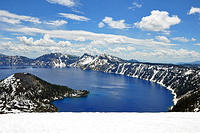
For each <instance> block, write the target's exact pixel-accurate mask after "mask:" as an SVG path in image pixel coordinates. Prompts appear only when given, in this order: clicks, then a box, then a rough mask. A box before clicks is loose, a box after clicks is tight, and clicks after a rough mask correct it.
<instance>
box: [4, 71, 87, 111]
mask: <svg viewBox="0 0 200 133" xmlns="http://www.w3.org/2000/svg"><path fill="white" fill-rule="evenodd" d="M88 94H89V91H87V90H73V89H71V88H69V87H67V86H60V85H55V84H51V83H48V82H46V81H44V80H42V79H40V78H38V77H36V76H34V75H32V74H29V73H15V74H13V75H11V76H9V77H8V78H6V79H3V80H2V81H0V113H18V112H56V111H57V110H58V109H57V108H56V107H55V106H54V105H53V104H52V103H51V102H53V101H55V100H59V99H63V98H65V97H70V98H77V97H85V96H88Z"/></svg>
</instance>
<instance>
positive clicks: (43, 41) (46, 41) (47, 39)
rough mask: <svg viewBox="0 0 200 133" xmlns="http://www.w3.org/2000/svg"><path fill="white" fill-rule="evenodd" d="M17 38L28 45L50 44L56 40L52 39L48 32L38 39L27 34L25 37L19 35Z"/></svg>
mask: <svg viewBox="0 0 200 133" xmlns="http://www.w3.org/2000/svg"><path fill="white" fill-rule="evenodd" d="M17 39H18V40H19V41H21V42H23V43H24V44H26V45H39V46H42V45H50V44H54V43H55V42H54V41H53V40H51V38H50V36H49V35H48V34H45V35H44V37H43V38H42V39H40V40H36V41H34V39H33V38H32V37H30V38H27V37H26V36H23V37H17Z"/></svg>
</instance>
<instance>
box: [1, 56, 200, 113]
mask: <svg viewBox="0 0 200 133" xmlns="http://www.w3.org/2000/svg"><path fill="white" fill-rule="evenodd" d="M13 58H14V59H13ZM10 62H15V63H12V64H11V63H10ZM10 64H11V65H30V66H34V67H59V68H61V67H76V68H80V69H82V70H94V71H101V72H106V73H115V74H121V75H125V76H130V77H134V78H140V79H144V80H148V81H151V82H156V83H158V84H160V85H162V86H165V87H166V88H167V89H169V90H171V91H172V94H173V95H174V100H173V101H174V106H173V108H171V109H170V111H199V110H200V104H199V99H200V67H198V66H195V65H194V66H193V65H173V64H153V63H142V62H133V61H128V60H123V59H121V58H118V57H114V56H111V55H106V54H102V55H96V56H93V55H89V54H84V55H83V56H81V57H77V56H71V55H64V54H61V53H52V54H46V55H43V56H40V57H38V58H36V59H29V58H26V57H21V56H14V57H13V56H5V55H0V66H1V65H10Z"/></svg>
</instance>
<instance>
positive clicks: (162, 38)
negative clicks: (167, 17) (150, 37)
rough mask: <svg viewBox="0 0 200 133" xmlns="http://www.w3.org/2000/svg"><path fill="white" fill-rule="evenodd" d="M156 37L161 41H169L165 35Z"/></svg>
mask: <svg viewBox="0 0 200 133" xmlns="http://www.w3.org/2000/svg"><path fill="white" fill-rule="evenodd" d="M156 39H157V40H159V41H162V42H166V43H170V42H171V41H170V40H169V39H168V38H167V37H165V36H156Z"/></svg>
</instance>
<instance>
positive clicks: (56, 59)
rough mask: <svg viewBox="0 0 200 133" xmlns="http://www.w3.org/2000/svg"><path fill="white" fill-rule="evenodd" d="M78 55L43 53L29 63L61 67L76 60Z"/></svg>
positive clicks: (39, 65)
mask: <svg viewBox="0 0 200 133" xmlns="http://www.w3.org/2000/svg"><path fill="white" fill-rule="evenodd" d="M78 59H79V57H77V56H73V55H64V54H61V53H51V54H45V55H42V56H40V57H38V58H36V59H35V60H34V61H33V62H32V64H31V65H33V66H38V67H53V68H63V67H66V66H67V65H69V64H72V63H74V62H75V61H77V60H78Z"/></svg>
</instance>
